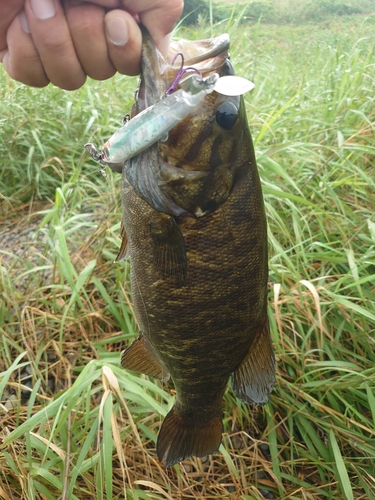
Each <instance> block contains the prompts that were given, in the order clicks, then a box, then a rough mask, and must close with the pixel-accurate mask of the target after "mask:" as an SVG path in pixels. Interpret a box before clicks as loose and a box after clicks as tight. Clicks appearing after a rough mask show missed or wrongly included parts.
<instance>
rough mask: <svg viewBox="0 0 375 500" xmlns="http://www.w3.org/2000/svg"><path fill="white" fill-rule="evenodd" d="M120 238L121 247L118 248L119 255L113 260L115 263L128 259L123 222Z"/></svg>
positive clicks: (122, 223)
mask: <svg viewBox="0 0 375 500" xmlns="http://www.w3.org/2000/svg"><path fill="white" fill-rule="evenodd" d="M120 235H121V238H122V242H121V247H120V250H119V253H118V254H117V257H116V259H115V262H121V261H123V260H125V259H127V257H128V238H127V236H126V232H125V226H124V221H121V233H120Z"/></svg>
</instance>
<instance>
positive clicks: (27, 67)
mask: <svg viewBox="0 0 375 500" xmlns="http://www.w3.org/2000/svg"><path fill="white" fill-rule="evenodd" d="M7 45H8V51H7V52H6V54H5V55H4V58H3V64H4V68H5V70H6V72H7V73H8V74H9V75H10V76H11V77H12V78H13V79H14V80H17V81H19V82H22V83H24V84H25V85H31V86H33V87H45V86H46V85H48V84H49V79H48V78H47V75H46V74H45V72H44V69H43V65H42V62H41V60H40V58H39V54H38V51H37V50H36V47H35V45H34V42H33V39H32V38H31V35H30V28H29V25H28V22H27V19H26V15H25V12H24V11H22V12H21V13H20V14H18V16H16V18H15V19H14V20H13V22H12V23H11V25H10V26H9V28H8V35H7Z"/></svg>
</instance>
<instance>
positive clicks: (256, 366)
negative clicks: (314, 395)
mask: <svg viewBox="0 0 375 500" xmlns="http://www.w3.org/2000/svg"><path fill="white" fill-rule="evenodd" d="M232 377H233V389H234V392H235V393H236V396H237V397H238V398H240V399H241V400H242V401H243V402H244V403H247V404H253V405H254V404H255V405H259V406H262V405H264V404H265V403H267V401H268V399H269V396H270V394H271V392H272V389H273V386H274V384H275V355H274V352H273V348H272V343H271V336H270V331H269V325H268V322H267V324H266V325H265V326H264V327H263V329H262V331H261V333H260V334H259V335H258V336H257V337H256V339H255V340H254V342H253V343H252V345H251V346H250V349H249V352H248V353H247V355H246V357H245V359H244V360H243V361H242V363H241V364H240V366H239V367H238V368H237V370H236V371H235V372H234V373H233V375H232Z"/></svg>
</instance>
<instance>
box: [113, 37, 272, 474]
mask: <svg viewBox="0 0 375 500" xmlns="http://www.w3.org/2000/svg"><path fill="white" fill-rule="evenodd" d="M226 50H227V46H226V47H224V49H222V50H221V52H220V53H219V54H218V55H214V57H213V62H212V64H211V67H209V71H213V70H215V71H217V72H219V74H221V75H222V74H227V73H229V72H231V66H230V64H229V63H228V61H227V53H226ZM153 53H154V54H155V55H154V58H155V57H160V56H159V55H158V54H157V52H156V51H155V49H154V48H153V46H152V43H151V41H150V39H149V37H148V36H147V34H144V55H143V81H142V82H141V86H140V90H139V95H138V104H139V103H140V102H141V107H142V106H143V107H144V106H147V105H150V104H153V102H152V98H154V99H156V98H157V96H156V95H155V96H151V100H149V101H148V102H147V91H148V89H149V87H148V82H147V78H150V75H149V72H150V68H151V69H152V71H154V72H156V77H155V78H154V82H153V83H152V85H155V89H156V90H154V93H158V92H160V89H162V88H164V91H165V90H166V88H167V87H168V85H169V84H170V81H171V79H173V72H172V71H171V70H170V69H169V71H170V73H171V75H172V76H169V77H167V76H165V74H166V73H167V72H168V68H167V70H166V68H165V67H164V68H161V69H160V65H159V68H158V69H155V66H156V62H157V61H156V60H150V54H153ZM198 59H199V57H198ZM203 60H204V59H203ZM199 62H200V61H199V60H198V62H197V64H196V65H197V66H199ZM204 64H205V65H206V67H207V61H206V60H204ZM189 65H190V64H189ZM158 72H159V74H158ZM161 72H164V75H161V74H160V73H161ZM149 93H151V94H152V93H153V92H152V91H150V90H149ZM159 97H160V96H159ZM227 102H230V104H229V105H228V104H226V103H227ZM223 103H224V104H223ZM140 110H141V109H139V106H138V111H140ZM234 111H235V113H234ZM222 112H223V113H224V114H228V113H229V114H230V113H232V114H233V116H232V117H229V120H227V118H228V117H224V118H223V117H222V116H219V115H220V114H221V113H222ZM233 120H234V122H233ZM223 125H224V127H223ZM228 126H230V128H228ZM143 168H145V169H150V171H153V174H152V175H154V179H156V181H155V180H154V181H153V182H154V185H153V186H152V187H151V188H149V187H147V188H144V185H143V184H142V183H143V182H145V181H144V179H143V180H142V179H141V180H138V181H134V175H133V174H132V173H131V171H130V169H138V170H137V172H141V174H142V169H143ZM141 174H140V175H141ZM151 177H152V176H151ZM129 179H130V181H129ZM137 182H138V184H137ZM146 182H148V181H146ZM154 187H155V189H156V191H158V190H161V191H162V195H161V196H162V197H165V200H167V201H164V206H165V207H166V208H165V209H164V210H165V211H160V209H156V208H155V206H156V207H157V208H159V206H158V200H159V198H158V197H157V194H156V195H155V192H154V191H153V189H154ZM145 193H146V195H145ZM147 193H149V194H147ZM140 195H141V196H140ZM156 198H157V200H156V201H155V199H156ZM122 200H123V215H124V227H125V231H126V235H127V240H128V251H129V255H130V258H131V280H132V295H133V300H134V305H135V309H136V316H137V319H138V322H139V325H140V329H141V332H142V333H141V336H140V337H139V338H138V339H137V340H136V341H135V342H134V343H133V344H132V345H131V346H130V348H128V349H127V350H126V351H125V352H124V354H123V358H122V363H123V366H124V367H125V368H129V369H134V370H138V371H141V372H143V373H146V374H148V375H152V376H156V377H159V378H165V377H166V376H167V375H168V374H170V376H171V378H172V380H173V383H174V385H175V388H176V394H177V396H176V403H175V406H174V407H173V408H172V410H171V412H170V413H169V414H168V415H167V417H166V418H165V420H164V422H163V425H162V428H161V431H160V433H159V437H158V443H157V452H158V456H159V459H160V460H163V461H164V463H165V465H166V466H169V465H172V464H174V463H176V462H178V461H180V460H182V459H184V458H187V457H189V456H191V455H195V456H203V455H206V454H208V453H214V452H216V451H217V449H218V447H219V445H220V442H221V433H222V423H221V420H222V397H223V394H224V391H225V388H226V385H227V382H228V379H229V377H230V376H231V375H232V374H233V386H234V390H235V392H236V394H237V396H239V397H240V398H241V399H242V400H244V401H245V402H247V403H254V404H264V403H265V402H266V401H267V400H268V397H269V394H270V392H271V391H272V387H273V383H274V355H273V351H272V346H271V341H270V335H269V327H268V318H267V277H268V266H267V231H266V220H265V213H264V204H263V198H262V191H261V185H260V180H259V175H258V171H257V167H256V162H255V157H254V150H253V145H252V141H251V136H250V133H249V130H248V126H247V121H246V114H245V109H244V104H243V102H242V99H240V98H230V99H229V98H227V97H224V96H222V95H219V94H217V93H216V92H214V93H213V94H211V95H208V96H206V97H205V98H204V102H203V103H202V105H201V106H199V109H197V110H194V112H193V113H192V114H191V115H190V116H188V117H187V118H186V119H185V120H184V121H183V122H181V123H180V124H179V125H178V126H177V127H175V128H174V129H173V130H172V131H171V132H170V134H169V137H168V140H167V141H166V142H164V143H160V144H156V145H154V146H152V147H151V148H149V149H148V150H147V151H145V152H144V153H141V154H140V155H138V157H136V158H134V159H132V160H131V161H130V163H128V165H127V166H126V167H125V168H124V171H123V181H122ZM176 214H178V215H176Z"/></svg>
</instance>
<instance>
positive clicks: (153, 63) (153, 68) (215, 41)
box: [137, 26, 229, 113]
mask: <svg viewBox="0 0 375 500" xmlns="http://www.w3.org/2000/svg"><path fill="white" fill-rule="evenodd" d="M141 29H142V36H143V46H142V72H141V83H140V86H139V89H138V94H137V113H139V112H140V111H143V110H144V109H146V108H147V107H148V106H151V105H153V104H155V103H156V102H157V101H159V100H160V99H161V97H163V96H164V95H165V93H166V91H167V90H168V89H169V87H170V85H171V84H172V82H173V81H174V79H175V78H176V76H177V74H178V72H179V71H180V70H181V59H179V58H177V60H176V62H175V63H174V64H172V63H173V60H174V59H175V56H176V55H177V54H178V53H180V54H182V55H183V68H192V67H193V68H194V69H195V70H197V71H199V72H200V73H201V74H202V76H203V77H205V76H208V75H210V74H211V73H218V74H219V76H221V73H222V72H223V71H224V67H225V66H226V64H227V59H228V49H229V35H228V34H226V33H224V34H222V35H220V36H218V37H216V38H209V39H206V40H197V41H191V40H172V41H171V43H170V47H169V53H168V56H167V57H166V58H164V57H163V55H162V54H161V53H160V52H159V50H158V49H157V48H156V47H155V44H154V42H153V40H152V38H151V36H150V34H149V33H148V31H147V30H146V28H144V27H143V26H142V27H141ZM188 74H189V73H188Z"/></svg>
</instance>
